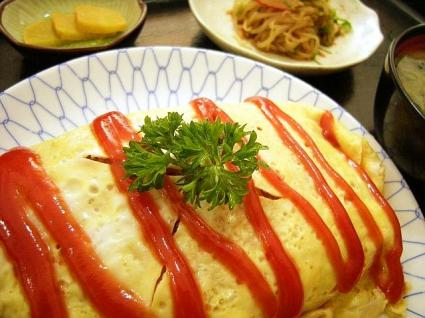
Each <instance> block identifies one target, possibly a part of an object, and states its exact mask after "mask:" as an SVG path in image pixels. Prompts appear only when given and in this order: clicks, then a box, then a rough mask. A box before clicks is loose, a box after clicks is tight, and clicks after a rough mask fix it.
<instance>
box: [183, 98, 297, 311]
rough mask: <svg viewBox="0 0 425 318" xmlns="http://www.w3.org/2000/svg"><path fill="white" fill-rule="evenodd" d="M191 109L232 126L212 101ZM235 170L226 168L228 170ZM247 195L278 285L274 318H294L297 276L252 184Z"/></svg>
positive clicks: (248, 207)
mask: <svg viewBox="0 0 425 318" xmlns="http://www.w3.org/2000/svg"><path fill="white" fill-rule="evenodd" d="M191 105H192V108H193V109H194V110H195V112H196V114H197V116H198V117H199V118H201V119H207V120H210V121H214V120H216V119H217V118H219V119H220V120H222V121H223V122H232V120H231V119H230V117H229V116H228V115H227V114H226V113H225V112H223V111H222V110H221V109H219V108H218V107H217V106H216V105H215V104H214V103H213V102H212V101H211V100H209V99H206V98H198V99H195V100H193V101H192V102H191ZM235 168H236V167H234V166H231V165H229V169H230V170H235ZM248 189H249V192H248V194H247V196H246V197H245V199H244V205H245V213H246V215H247V218H248V220H249V222H250V223H251V225H252V226H253V228H254V230H255V231H256V233H257V235H258V237H259V239H260V240H261V242H262V244H263V248H264V250H265V252H266V257H267V260H268V261H269V263H270V265H271V267H272V269H273V272H274V273H275V277H276V282H277V285H278V311H277V315H276V317H296V316H298V315H299V314H300V312H301V310H302V306H303V300H304V299H303V298H304V291H303V286H302V283H301V278H300V276H299V272H298V270H297V268H296V267H295V264H294V262H293V260H292V259H291V258H290V257H289V255H288V254H287V253H286V251H285V249H284V247H283V246H282V243H281V242H280V239H279V236H278V235H277V234H276V232H275V231H274V229H273V227H272V226H271V224H270V222H269V220H268V219H267V216H266V214H265V212H264V210H263V207H262V205H261V201H260V198H259V197H258V194H257V193H256V190H255V185H254V182H253V181H252V180H251V181H250V182H249V184H248Z"/></svg>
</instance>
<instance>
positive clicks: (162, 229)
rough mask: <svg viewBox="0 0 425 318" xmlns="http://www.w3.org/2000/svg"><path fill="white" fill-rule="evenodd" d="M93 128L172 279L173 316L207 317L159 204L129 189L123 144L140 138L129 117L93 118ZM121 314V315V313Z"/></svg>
mask: <svg viewBox="0 0 425 318" xmlns="http://www.w3.org/2000/svg"><path fill="white" fill-rule="evenodd" d="M92 128H93V131H94V133H95V135H96V137H97V139H98V141H99V144H100V145H101V146H102V147H103V149H104V151H105V152H106V154H107V156H108V157H109V158H110V159H111V169H112V172H113V174H114V177H115V182H116V183H117V185H118V187H119V189H120V191H121V192H122V193H123V194H126V195H128V199H129V203H130V206H131V208H132V210H133V213H134V215H135V216H136V218H137V220H138V221H139V223H140V225H141V228H142V232H143V236H144V238H145V241H146V242H147V243H148V244H149V246H150V248H151V250H152V251H153V253H155V256H156V257H157V259H158V260H159V261H160V262H161V263H162V264H163V265H164V266H165V267H166V269H167V272H168V274H169V276H170V279H171V289H172V295H173V301H174V316H175V317H178V318H187V317H206V313H205V309H204V306H203V302H202V296H201V293H200V290H199V287H198V284H197V282H196V280H195V278H194V276H193V273H192V271H191V269H190V267H189V265H188V263H187V260H186V259H185V257H184V256H183V254H182V253H181V251H180V250H179V248H178V247H177V245H176V243H175V241H174V238H173V236H172V233H171V231H170V230H169V229H168V226H167V224H166V223H165V221H164V220H163V219H162V217H161V215H160V213H159V209H158V206H157V205H156V203H155V201H154V200H153V198H152V197H151V195H150V194H149V193H148V192H137V191H135V192H128V188H129V186H130V183H131V181H130V180H129V179H128V178H126V176H125V170H124V167H123V162H124V160H125V154H124V151H123V148H122V143H124V142H128V141H130V140H140V136H139V135H138V134H137V133H136V131H135V130H134V129H133V128H132V127H131V125H130V122H129V121H128V119H127V118H126V117H125V116H124V115H123V114H121V113H119V112H110V113H107V114H104V115H102V116H100V117H98V118H96V119H95V120H94V121H93V124H92ZM121 316H122V315H121Z"/></svg>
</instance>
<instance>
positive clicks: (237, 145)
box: [124, 112, 266, 209]
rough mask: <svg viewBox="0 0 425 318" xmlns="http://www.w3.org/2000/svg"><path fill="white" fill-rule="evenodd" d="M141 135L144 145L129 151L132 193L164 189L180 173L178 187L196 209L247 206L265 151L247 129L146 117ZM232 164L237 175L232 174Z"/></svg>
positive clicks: (126, 165)
mask: <svg viewBox="0 0 425 318" xmlns="http://www.w3.org/2000/svg"><path fill="white" fill-rule="evenodd" d="M140 133H142V134H143V139H142V141H140V142H136V141H131V142H130V144H129V147H125V148H124V152H125V154H126V156H127V159H126V161H125V162H124V168H125V170H126V172H127V176H128V177H130V178H132V179H133V181H132V183H131V186H130V191H134V190H138V191H141V192H144V191H149V190H151V189H154V188H155V189H160V188H162V187H163V183H164V176H165V175H166V174H167V171H169V170H170V169H172V170H174V171H178V172H179V173H178V174H179V177H178V179H177V182H176V184H177V185H178V186H179V188H180V190H181V191H182V193H183V195H184V198H185V200H186V201H188V202H190V203H191V204H193V205H195V206H199V205H200V202H201V201H207V202H208V203H209V204H210V205H211V207H210V208H211V209H213V208H214V207H216V206H218V205H226V204H227V205H228V206H229V208H230V209H233V208H234V207H235V205H237V204H239V203H241V202H242V199H243V198H244V196H245V195H246V194H247V193H248V189H247V184H248V182H249V180H250V179H251V177H252V174H253V173H254V171H255V170H257V169H258V165H259V162H258V161H257V158H256V156H257V154H258V152H259V151H260V150H261V149H266V147H265V146H263V145H261V144H260V143H258V142H256V140H257V134H256V133H255V132H254V131H251V132H250V131H246V130H245V125H240V124H237V123H235V124H230V123H223V122H221V121H220V120H217V121H215V122H208V121H202V122H193V121H192V122H190V123H186V122H184V121H183V118H182V115H180V114H178V113H175V112H173V113H168V115H167V117H164V118H159V119H156V120H152V119H151V118H149V117H145V122H144V125H143V126H142V127H141V129H140ZM245 140H247V141H246V142H245ZM229 164H230V165H233V166H236V167H237V169H235V170H236V171H230V170H229V168H228V165H229ZM232 170H234V169H232Z"/></svg>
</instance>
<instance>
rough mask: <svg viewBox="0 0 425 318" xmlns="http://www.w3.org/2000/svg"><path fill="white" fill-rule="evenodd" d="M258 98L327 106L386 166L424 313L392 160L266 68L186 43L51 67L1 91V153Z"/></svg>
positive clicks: (423, 256) (423, 277)
mask: <svg viewBox="0 0 425 318" xmlns="http://www.w3.org/2000/svg"><path fill="white" fill-rule="evenodd" d="M253 95H264V96H269V97H271V98H274V99H280V100H285V101H288V100H290V101H300V102H303V103H308V104H312V105H315V106H317V107H321V108H325V109H330V110H331V111H332V112H333V114H334V115H335V117H336V118H338V119H339V120H340V121H341V122H342V123H343V124H345V125H346V126H347V127H348V128H349V129H351V130H352V131H356V132H358V133H361V134H363V135H365V136H366V138H367V139H368V140H369V141H370V143H371V145H372V146H373V148H374V149H375V151H376V152H377V153H378V154H379V155H380V156H381V158H382V160H383V161H384V164H385V168H386V172H387V173H386V182H385V193H384V194H385V196H386V197H387V199H388V200H389V202H390V203H391V205H392V206H393V207H394V209H395V210H396V212H397V216H398V218H399V220H400V223H401V224H402V233H403V242H404V253H403V259H402V260H403V265H404V272H405V277H406V280H407V281H408V282H409V284H410V286H411V288H410V289H409V291H408V295H407V296H406V297H407V301H408V305H409V314H408V316H409V317H418V316H419V317H425V266H424V264H425V222H424V218H423V215H422V212H421V211H420V209H419V207H418V204H417V203H416V201H415V199H414V198H413V196H412V193H411V192H410V190H409V188H408V186H407V184H406V182H405V181H404V180H403V178H402V177H401V175H400V173H399V172H398V170H397V168H396V167H395V166H394V164H393V163H392V161H391V160H390V159H389V158H388V156H386V154H385V152H384V151H383V150H382V148H381V147H380V146H379V145H378V143H377V142H376V141H375V140H374V139H373V137H372V136H371V135H369V133H368V132H367V131H366V130H365V129H364V128H363V127H362V126H361V125H360V124H359V123H358V122H357V121H356V120H355V119H354V118H353V117H352V116H351V115H350V114H348V113H347V112H346V111H345V110H344V109H343V108H341V107H340V106H339V105H338V104H337V103H335V102H334V101H332V100H331V99H330V98H329V97H327V96H326V95H324V94H322V93H321V92H319V91H318V90H316V89H314V88H313V87H311V86H310V85H308V84H306V83H305V82H303V81H301V80H299V79H298V78H296V77H293V76H291V75H289V74H287V73H284V72H282V71H279V70H277V69H275V68H272V67H270V66H266V65H264V64H259V63H256V62H254V61H251V60H248V59H245V58H241V57H237V56H233V55H229V54H224V53H221V52H215V51H207V50H199V49H193V48H171V47H153V48H133V49H126V50H119V51H109V52H104V53H100V54H95V55H90V56H87V57H82V58H79V59H76V60H73V61H70V62H68V63H65V64H61V65H58V66H54V67H52V68H50V69H48V70H46V71H43V72H41V73H39V74H36V75H34V76H32V77H30V78H28V79H26V80H23V81H22V82H20V83H18V84H16V85H15V86H13V87H11V88H9V89H8V90H6V91H5V92H3V93H0V153H2V152H4V151H6V150H7V149H9V148H12V147H15V146H17V145H23V146H29V145H32V144H34V143H38V142H41V141H43V140H46V139H49V138H52V137H55V136H58V135H60V134H62V133H63V132H65V131H68V130H70V129H72V128H74V127H77V126H80V125H84V124H86V123H88V122H90V121H91V120H92V119H93V118H94V117H95V116H98V115H100V114H102V113H105V112H108V111H111V110H120V111H122V112H124V113H128V112H133V111H137V110H141V109H149V108H157V107H173V106H174V107H175V106H178V105H183V104H186V103H187V102H188V101H189V100H191V99H192V98H194V97H196V96H205V97H209V98H211V99H213V100H218V101H229V102H231V101H232V102H235V101H241V100H243V99H245V98H247V97H249V96H253Z"/></svg>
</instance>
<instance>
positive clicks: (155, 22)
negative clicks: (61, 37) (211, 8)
mask: <svg viewBox="0 0 425 318" xmlns="http://www.w3.org/2000/svg"><path fill="white" fill-rule="evenodd" d="M363 2H364V3H365V4H366V5H368V6H370V7H371V8H373V9H374V10H375V11H376V12H377V13H378V15H379V18H380V23H381V29H382V31H383V33H384V36H385V40H384V42H383V43H382V45H381V46H380V47H379V48H378V50H377V51H376V52H375V53H374V54H373V55H372V56H371V57H370V58H369V59H368V60H367V61H365V62H363V63H362V64H360V65H358V66H355V67H353V68H351V69H349V70H346V71H342V72H339V73H336V74H332V75H325V76H317V77H303V80H305V81H307V82H309V83H310V84H312V85H313V86H315V87H317V88H318V89H320V90H321V91H322V92H324V93H325V94H327V95H329V96H330V97H331V98H332V99H334V100H335V101H336V102H338V103H339V104H340V105H342V106H343V107H344V108H345V109H346V110H347V111H349V112H350V113H351V114H352V115H353V116H354V117H356V118H357V119H358V120H359V121H360V122H361V123H362V124H363V126H364V127H365V128H366V129H368V130H369V131H370V132H372V133H373V104H374V97H375V92H376V88H377V84H378V79H379V76H380V73H381V69H382V63H383V60H384V57H385V54H386V52H387V49H388V46H389V44H390V42H391V40H392V39H393V38H394V37H396V36H397V35H398V34H399V33H400V32H402V31H403V30H404V29H406V28H408V27H409V26H412V25H415V24H418V23H420V22H423V21H425V18H424V16H425V2H424V0H405V1H403V2H401V1H398V0H363ZM135 45H136V46H152V45H172V46H193V47H202V48H209V49H217V50H219V48H218V47H217V46H216V45H215V44H214V43H212V42H211V41H210V40H209V39H208V38H207V37H206V35H205V34H203V32H202V31H201V29H200V27H199V26H198V24H197V22H196V20H195V18H194V17H193V15H192V14H191V12H190V10H189V7H188V4H187V3H186V1H177V2H174V3H149V12H148V18H147V20H146V23H145V26H144V28H143V30H142V32H141V33H140V35H139V36H138V38H137V40H136V42H135ZM57 62H58V61H57V60H47V61H46V60H40V59H37V57H33V58H24V57H22V56H21V55H20V54H19V53H18V52H17V51H16V50H15V49H14V48H12V47H11V46H10V45H9V44H8V43H7V42H6V41H5V39H4V38H3V37H0V91H3V90H5V89H7V88H8V87H10V86H12V85H13V84H15V83H17V82H19V81H20V80H21V79H23V78H26V77H28V76H30V75H32V74H34V73H36V72H38V71H41V70H43V69H45V68H47V67H49V66H51V65H53V64H56V63H57ZM422 160H423V158H422ZM406 179H407V182H408V184H409V185H410V187H411V189H412V191H413V193H414V195H415V197H416V199H417V200H418V202H419V205H420V206H421V208H422V211H425V183H423V182H419V181H416V180H413V179H411V178H408V177H407V178H406Z"/></svg>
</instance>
